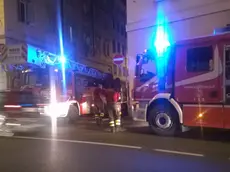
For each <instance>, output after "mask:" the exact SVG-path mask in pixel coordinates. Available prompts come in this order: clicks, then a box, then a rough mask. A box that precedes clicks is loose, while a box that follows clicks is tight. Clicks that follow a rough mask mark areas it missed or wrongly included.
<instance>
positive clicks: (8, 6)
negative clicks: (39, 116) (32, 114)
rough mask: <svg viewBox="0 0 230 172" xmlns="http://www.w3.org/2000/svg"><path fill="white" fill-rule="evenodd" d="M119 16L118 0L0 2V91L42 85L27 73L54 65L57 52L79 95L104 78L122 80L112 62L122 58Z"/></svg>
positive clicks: (120, 70) (123, 41)
mask: <svg viewBox="0 0 230 172" xmlns="http://www.w3.org/2000/svg"><path fill="white" fill-rule="evenodd" d="M125 16H126V3H125V2H124V1H123V0H111V1H109V2H108V1H104V0H58V1H56V0H0V45H1V56H0V64H1V72H0V89H6V88H20V87H21V86H22V85H36V84H38V83H40V82H42V81H43V80H42V79H41V77H40V76H41V75H40V74H39V73H41V71H39V70H37V69H36V71H37V72H31V70H28V68H30V67H31V66H33V67H34V68H41V69H44V68H46V67H47V65H46V64H47V63H48V62H49V63H50V61H52V60H51V59H53V61H52V62H54V61H55V60H56V61H58V60H59V58H60V57H61V56H62V52H61V49H62V48H63V56H65V58H66V59H68V60H69V62H68V66H71V67H70V68H71V69H73V70H74V71H75V72H76V74H77V75H76V76H77V78H76V80H77V83H81V84H80V86H82V87H81V88H82V89H83V87H84V86H85V85H87V82H89V81H90V82H91V80H93V79H92V78H96V79H98V78H101V76H103V75H104V73H109V74H111V75H113V74H115V76H116V77H121V78H122V77H123V78H124V71H125V63H124V64H123V66H119V67H118V66H116V68H115V67H114V65H113V61H112V58H113V56H114V55H117V54H121V55H123V56H124V57H125V55H126V49H127V47H126V33H125V24H126V17H125ZM61 42H63V47H62V46H60V45H61ZM47 58H48V59H47ZM73 64H74V65H73ZM126 71H127V70H126ZM25 72H26V73H29V74H28V77H29V78H28V77H27V79H25V75H27V74H25ZM22 73H23V74H22ZM98 76H100V77H98ZM48 81H49V79H47V82H48ZM80 86H78V88H80ZM78 90H81V89H78ZM79 94H80V93H79Z"/></svg>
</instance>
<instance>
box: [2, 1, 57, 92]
mask: <svg viewBox="0 0 230 172" xmlns="http://www.w3.org/2000/svg"><path fill="white" fill-rule="evenodd" d="M56 14H57V8H56V2H55V1H53V0H31V1H28V0H0V23H1V24H0V44H1V57H0V60H1V72H0V78H1V79H0V80H1V83H0V87H1V88H0V89H6V88H11V87H19V86H20V84H19V83H20V82H21V81H19V83H18V84H16V85H17V86H16V85H14V84H12V79H13V78H15V77H16V75H17V77H16V78H18V77H19V75H20V74H18V72H16V71H18V70H17V69H18V68H20V69H22V68H24V67H25V66H24V67H23V65H21V64H26V63H28V62H30V63H32V64H35V65H38V66H42V65H43V60H44V58H43V57H42V58H41V57H39V56H38V54H39V53H40V54H46V55H49V56H52V57H55V56H57V55H58V52H59V38H58V34H57V23H56ZM16 73H17V74H16ZM18 80H20V78H18Z"/></svg>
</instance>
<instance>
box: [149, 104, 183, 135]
mask: <svg viewBox="0 0 230 172" xmlns="http://www.w3.org/2000/svg"><path fill="white" fill-rule="evenodd" d="M148 122H149V126H150V129H151V130H152V131H153V132H154V133H155V134H157V135H160V136H174V135H175V134H176V132H177V129H178V127H179V117H178V114H177V113H176V111H175V109H173V108H172V107H171V106H170V104H169V103H163V102H162V104H156V105H154V106H152V107H151V109H150V111H149V115H148Z"/></svg>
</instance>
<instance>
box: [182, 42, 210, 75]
mask: <svg viewBox="0 0 230 172" xmlns="http://www.w3.org/2000/svg"><path fill="white" fill-rule="evenodd" d="M186 66H187V71H188V72H206V71H210V70H213V48H212V46H208V47H198V48H192V49H189V50H187V65H186Z"/></svg>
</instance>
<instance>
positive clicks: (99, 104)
mask: <svg viewBox="0 0 230 172" xmlns="http://www.w3.org/2000/svg"><path fill="white" fill-rule="evenodd" d="M93 94H94V96H93V97H94V107H95V119H96V121H97V124H99V125H100V124H101V119H102V118H103V117H104V110H105V109H104V108H105V104H106V101H105V100H106V99H105V92H104V90H103V87H102V85H101V84H99V85H98V88H96V89H95V91H94V93H93Z"/></svg>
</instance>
